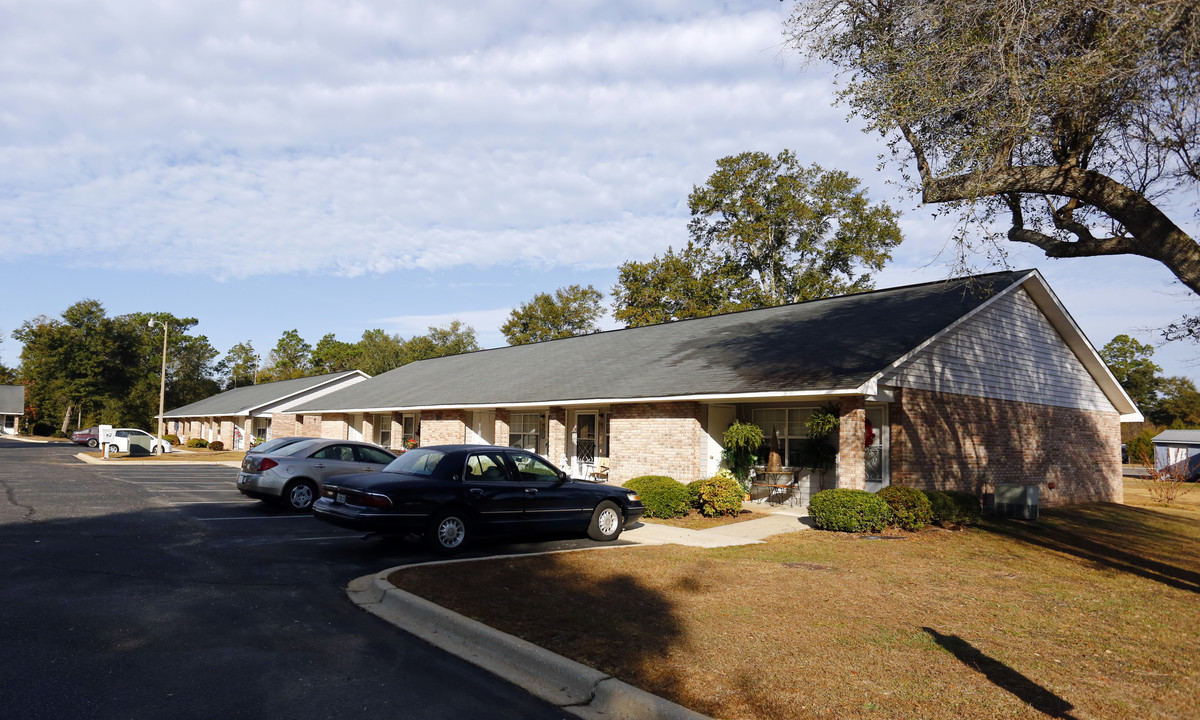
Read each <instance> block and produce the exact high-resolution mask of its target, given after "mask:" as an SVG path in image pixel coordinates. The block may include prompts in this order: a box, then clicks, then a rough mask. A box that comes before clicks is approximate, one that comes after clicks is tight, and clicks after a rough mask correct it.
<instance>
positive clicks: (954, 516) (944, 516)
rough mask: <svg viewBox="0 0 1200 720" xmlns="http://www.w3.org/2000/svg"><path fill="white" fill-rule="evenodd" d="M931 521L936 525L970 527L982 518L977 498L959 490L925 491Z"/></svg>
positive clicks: (981, 509)
mask: <svg viewBox="0 0 1200 720" xmlns="http://www.w3.org/2000/svg"><path fill="white" fill-rule="evenodd" d="M925 496H926V497H928V498H929V507H930V510H931V511H932V513H933V521H934V522H935V523H937V524H938V525H972V524H974V523H977V522H979V518H980V517H982V516H983V508H982V504H981V503H980V501H979V497H978V496H976V495H974V494H972V493H968V492H962V491H960V490H927V491H926V492H925Z"/></svg>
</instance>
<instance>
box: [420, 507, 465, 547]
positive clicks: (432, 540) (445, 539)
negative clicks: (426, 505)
mask: <svg viewBox="0 0 1200 720" xmlns="http://www.w3.org/2000/svg"><path fill="white" fill-rule="evenodd" d="M470 539H471V524H470V523H469V522H468V521H467V518H466V516H464V515H463V513H462V511H459V510H443V511H442V512H440V513H438V514H437V515H435V516H434V517H433V520H431V521H430V522H429V528H428V529H427V530H426V531H425V545H426V546H427V547H428V548H429V549H430V550H431V551H433V552H435V553H440V554H446V553H452V552H458V551H459V550H462V549H463V548H465V547H466V546H467V542H468V541H469V540H470Z"/></svg>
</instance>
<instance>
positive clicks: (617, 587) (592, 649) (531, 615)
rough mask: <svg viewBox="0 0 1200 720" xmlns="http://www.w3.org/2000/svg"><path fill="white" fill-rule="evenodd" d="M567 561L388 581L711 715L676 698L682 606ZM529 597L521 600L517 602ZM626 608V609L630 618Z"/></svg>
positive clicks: (682, 580)
mask: <svg viewBox="0 0 1200 720" xmlns="http://www.w3.org/2000/svg"><path fill="white" fill-rule="evenodd" d="M567 557H568V556H564V555H559V554H552V555H536V556H528V555H526V556H505V557H500V556H491V557H488V558H480V559H486V561H485V562H473V561H465V562H451V563H448V564H437V565H429V566H413V567H408V568H404V569H402V570H399V571H398V572H396V573H393V574H392V576H391V577H390V578H389V579H390V581H391V582H392V584H394V585H396V586H397V587H400V588H402V589H404V590H406V591H408V592H411V593H413V594H415V595H418V596H420V597H423V598H425V599H427V600H430V601H432V602H435V603H437V604H439V605H441V606H443V607H446V608H449V609H451V610H454V611H455V612H459V613H462V614H463V615H466V616H468V617H471V618H473V619H475V620H478V621H480V622H482V623H484V624H485V625H489V626H491V627H494V628H496V629H498V630H500V631H502V632H506V633H509V634H510V635H515V636H517V637H520V638H523V639H525V640H528V641H529V642H532V643H534V644H536V645H540V646H542V647H548V648H553V649H554V651H555V652H557V653H559V654H561V655H564V656H566V657H568V658H571V659H572V660H575V661H577V662H580V663H583V664H584V665H588V666H590V667H593V668H596V669H598V670H601V671H602V672H605V673H608V674H610V675H612V676H614V677H617V678H620V679H622V680H624V681H626V682H629V683H631V684H633V685H636V686H637V687H640V688H642V689H643V690H646V691H648V692H651V693H654V694H656V695H660V696H662V697H665V698H667V699H670V700H672V701H674V702H678V703H681V704H684V705H688V706H689V707H692V708H693V709H696V710H698V711H700V712H713V711H715V710H716V709H718V708H717V707H716V706H715V705H712V704H711V703H709V704H708V705H706V704H705V702H706V699H704V698H695V697H688V696H686V695H685V694H682V693H681V688H682V687H683V685H684V683H683V682H682V680H683V678H681V677H680V676H679V675H678V674H676V671H675V669H674V668H675V666H676V663H674V662H670V661H669V658H670V656H672V655H673V654H677V653H679V652H686V650H687V647H686V642H685V641H684V639H683V638H684V622H683V619H682V617H681V612H682V609H681V608H679V607H678V606H677V605H676V603H675V602H674V600H673V599H672V598H671V597H669V596H667V594H665V593H664V592H662V591H660V590H658V589H656V588H653V587H649V586H647V584H646V583H645V582H643V581H642V580H641V579H640V578H639V577H637V575H636V574H635V573H625V572H621V571H612V570H599V569H596V568H594V567H592V566H590V565H588V564H579V563H572V562H569V561H568V560H566V558H567ZM703 586H704V579H703V578H702V577H700V576H698V575H697V574H696V573H695V572H685V573H683V574H682V575H681V576H680V577H678V578H676V579H675V581H674V582H673V583H672V589H673V590H677V591H679V592H681V593H693V592H697V591H698V590H699V589H700V588H702V587H703ZM524 598H528V599H529V600H528V602H526V601H524V600H523V599H524ZM631 609H634V610H635V612H630V610H631Z"/></svg>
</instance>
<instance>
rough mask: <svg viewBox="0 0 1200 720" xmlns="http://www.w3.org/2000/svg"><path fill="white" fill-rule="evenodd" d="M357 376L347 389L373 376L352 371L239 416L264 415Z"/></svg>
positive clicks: (253, 408) (269, 401) (243, 412)
mask: <svg viewBox="0 0 1200 720" xmlns="http://www.w3.org/2000/svg"><path fill="white" fill-rule="evenodd" d="M355 374H356V375H358V376H359V379H358V380H356V381H354V382H352V383H349V384H348V385H347V386H346V387H349V386H350V385H356V384H358V383H360V382H362V381H363V380H370V379H371V376H370V375H368V374H366V373H365V372H363V371H362V370H354V371H352V374H349V375H343V376H342V377H339V378H333V379H331V380H326V381H325V382H323V383H318V384H316V385H313V386H312V387H309V388H305V389H303V390H298V391H296V392H294V393H292V394H290V395H284V396H283V397H277V398H275V399H273V400H268V401H267V402H265V403H259V404H258V405H253V406H251V407H248V408H242V409H241V410H240V411H238V413H237V414H239V415H250V416H255V415H256V413H262V412H263V411H264V410H266V409H267V408H271V407H272V406H274V405H286V404H287V403H288V402H289V401H295V400H297V399H298V398H300V397H301V396H302V395H307V394H309V393H311V392H314V391H316V390H320V389H321V388H325V387H329V386H330V385H332V384H334V383H337V382H341V381H343V380H348V379H350V378H351V377H353V376H354V375H355ZM271 412H280V409H279V408H272V409H271Z"/></svg>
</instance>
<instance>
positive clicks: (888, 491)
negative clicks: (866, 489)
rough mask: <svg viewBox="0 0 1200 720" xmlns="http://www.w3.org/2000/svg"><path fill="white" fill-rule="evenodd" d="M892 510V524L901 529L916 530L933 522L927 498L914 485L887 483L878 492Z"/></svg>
mask: <svg viewBox="0 0 1200 720" xmlns="http://www.w3.org/2000/svg"><path fill="white" fill-rule="evenodd" d="M877 494H878V495H879V497H881V498H882V499H883V501H884V502H885V503H887V504H888V508H889V509H890V510H891V511H892V524H893V525H896V526H898V527H899V528H900V529H901V530H908V531H910V532H916V531H917V530H920V529H921V528H923V527H925V526H926V525H928V524H929V523H931V522H933V511H932V510H930V508H929V498H928V497H926V496H925V493H923V492H921V491H920V490H918V489H916V488H914V487H906V486H904V485H888V486H887V487H885V488H884V489H882V490H880V491H879V492H878V493H877Z"/></svg>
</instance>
